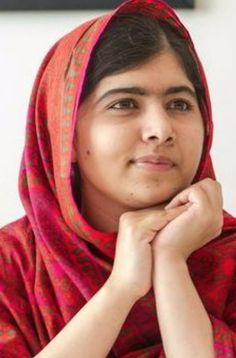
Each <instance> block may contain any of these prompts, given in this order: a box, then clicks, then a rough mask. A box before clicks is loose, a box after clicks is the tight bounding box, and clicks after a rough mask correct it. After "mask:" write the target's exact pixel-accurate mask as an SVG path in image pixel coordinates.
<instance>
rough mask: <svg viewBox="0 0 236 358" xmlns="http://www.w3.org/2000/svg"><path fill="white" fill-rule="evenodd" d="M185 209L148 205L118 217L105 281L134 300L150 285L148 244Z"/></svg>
mask: <svg viewBox="0 0 236 358" xmlns="http://www.w3.org/2000/svg"><path fill="white" fill-rule="evenodd" d="M185 210H186V207H185V206H178V207H176V208H173V209H170V210H164V209H163V210H160V209H157V208H154V207H153V208H148V209H143V210H137V211H132V212H126V213H124V214H123V215H121V217H120V222H119V230H118V237H117V244H116V253H115V259H114V265H113V269H112V272H111V275H110V277H109V279H108V284H109V285H111V287H112V288H113V289H118V290H122V292H124V294H126V293H127V294H128V295H129V296H130V295H131V297H134V300H138V299H139V298H141V297H142V296H144V295H146V293H147V292H148V291H149V290H150V288H151V286H152V277H151V275H152V247H151V245H150V243H151V242H152V240H153V239H154V238H155V236H156V235H157V233H158V232H159V231H160V230H161V229H162V228H163V227H165V225H167V224H168V223H169V222H170V221H171V220H173V219H174V218H176V217H177V216H178V215H180V214H181V213H183V212H184V211H185Z"/></svg>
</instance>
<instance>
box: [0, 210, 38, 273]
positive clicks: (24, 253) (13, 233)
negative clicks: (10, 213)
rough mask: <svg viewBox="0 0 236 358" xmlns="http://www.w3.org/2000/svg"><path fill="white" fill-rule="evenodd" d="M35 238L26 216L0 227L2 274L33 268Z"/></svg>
mask: <svg viewBox="0 0 236 358" xmlns="http://www.w3.org/2000/svg"><path fill="white" fill-rule="evenodd" d="M34 261H35V240H34V234H33V231H32V229H31V225H30V223H29V220H28V218H27V217H26V216H24V217H23V218H21V219H19V220H17V221H15V222H13V223H11V224H8V225H6V226H4V227H3V228H1V229H0V264H1V267H2V269H1V273H0V275H1V276H2V275H4V274H5V275H6V276H7V277H9V275H10V274H11V273H12V274H14V275H16V274H17V272H21V273H22V272H25V271H28V270H29V269H32V268H33V266H34Z"/></svg>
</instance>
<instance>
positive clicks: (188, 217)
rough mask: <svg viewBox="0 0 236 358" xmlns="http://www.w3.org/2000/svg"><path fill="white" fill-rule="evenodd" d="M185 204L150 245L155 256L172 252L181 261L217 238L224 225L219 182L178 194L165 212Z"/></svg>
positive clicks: (198, 185)
mask: <svg viewBox="0 0 236 358" xmlns="http://www.w3.org/2000/svg"><path fill="white" fill-rule="evenodd" d="M183 204H185V205H186V206H187V210H186V211H184V212H183V213H182V214H181V215H179V216H178V217H176V218H175V219H174V220H173V221H171V222H170V223H169V224H168V225H166V226H165V227H164V228H163V229H162V230H161V231H160V232H159V234H158V235H157V236H156V238H155V240H154V241H153V243H152V247H153V250H154V253H155V254H158V253H160V252H163V250H164V251H165V252H169V253H172V254H173V253H174V254H175V255H177V256H180V257H181V258H184V260H187V258H188V257H189V256H190V255H191V253H193V252H194V251H196V250H197V249H199V248H200V247H202V246H204V245H206V244H207V243H208V242H209V241H211V240H213V239H214V238H215V237H217V236H218V235H220V233H221V231H222V225H223V210H222V205H223V203H222V192H221V186H220V184H219V183H218V182H216V181H215V180H212V179H209V178H207V179H204V180H202V181H200V182H198V183H196V184H194V185H191V186H190V187H189V188H187V189H185V190H184V191H182V192H180V193H179V194H177V196H176V197H175V198H174V199H173V200H172V201H171V202H170V203H169V204H168V205H167V206H166V210H167V211H168V210H170V209H172V210H173V209H174V208H177V207H178V206H179V205H183Z"/></svg>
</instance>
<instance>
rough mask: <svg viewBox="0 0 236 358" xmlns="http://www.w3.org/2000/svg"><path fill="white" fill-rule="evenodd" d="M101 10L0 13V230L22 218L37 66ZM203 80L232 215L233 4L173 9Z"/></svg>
mask: <svg viewBox="0 0 236 358" xmlns="http://www.w3.org/2000/svg"><path fill="white" fill-rule="evenodd" d="M102 13H103V12H102V11H100V12H98V11H94V12H91V11H90V12H85V11H84V12H81V11H61V12H56V11H54V12H18V13H17V12H0V203H1V210H0V227H1V226H3V225H5V224H7V223H10V222H12V221H14V220H16V219H18V218H19V217H21V216H23V215H24V210H23V207H22V205H21V202H20V199H19V195H18V172H19V166H20V160H21V155H22V150H23V145H24V133H25V123H26V113H27V107H28V101H29V97H30V93H31V89H32V86H33V82H34V79H35V76H36V72H37V70H38V67H39V65H40V63H41V61H42V60H43V57H44V55H45V54H46V52H47V51H48V49H49V48H50V47H51V46H52V45H53V43H54V42H56V41H57V40H58V38H60V37H62V36H63V35H64V34H66V33H67V32H69V31H71V30H72V29H73V28H75V27H76V26H78V25H79V24H80V23H82V22H83V21H85V20H87V19H89V18H92V17H94V16H97V15H99V14H102ZM178 15H179V16H180V18H181V19H182V21H183V22H184V24H185V25H186V27H187V28H188V29H189V31H190V33H191V35H192V38H193V41H194V43H195V46H196V49H197V51H198V54H199V56H200V58H201V60H202V62H203V65H204V68H205V71H206V75H207V78H208V83H209V88H210V93H211V99H212V106H213V115H214V122H215V136H214V142H213V148H212V158H213V162H214V167H215V171H216V173H217V179H218V180H219V181H220V182H221V184H222V186H223V193H224V207H225V209H226V210H228V211H229V212H231V213H232V214H234V215H236V185H235V183H236V161H235V147H234V145H235V142H236V136H235V133H236V119H235V107H234V106H236V97H235V92H236V91H235V83H236V70H235V62H236V41H235V34H236V1H235V0H224V1H223V0H207V1H206V0H196V9H194V10H179V11H178Z"/></svg>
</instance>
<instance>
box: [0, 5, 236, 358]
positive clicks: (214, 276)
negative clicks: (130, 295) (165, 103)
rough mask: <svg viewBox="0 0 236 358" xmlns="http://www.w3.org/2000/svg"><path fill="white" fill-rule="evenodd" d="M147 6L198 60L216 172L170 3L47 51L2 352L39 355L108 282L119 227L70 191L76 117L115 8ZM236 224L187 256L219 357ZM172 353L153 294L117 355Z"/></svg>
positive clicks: (0, 237)
mask: <svg viewBox="0 0 236 358" xmlns="http://www.w3.org/2000/svg"><path fill="white" fill-rule="evenodd" d="M129 11H136V12H138V11H140V12H142V13H146V14H147V16H154V17H156V18H157V19H162V20H165V21H167V22H169V23H170V24H171V25H172V26H173V27H174V28H175V29H176V31H178V32H179V33H180V34H181V36H182V38H183V40H184V41H186V42H187V43H188V45H189V48H190V49H191V51H193V53H194V56H195V58H196V60H197V61H198V64H199V71H200V73H201V77H202V81H203V84H204V87H205V91H206V98H205V100H204V102H203V103H202V105H201V110H202V114H203V117H204V121H205V127H206V137H205V144H204V155H203V157H202V161H201V164H200V167H199V169H198V172H197V174H196V177H195V180H200V179H203V178H205V177H207V176H209V177H212V178H214V172H213V168H212V164H211V159H210V154H209V152H210V147H211V142H212V129H213V125H212V119H211V106H210V99H209V95H208V89H207V84H206V80H205V76H204V72H203V69H202V66H201V63H200V61H199V60H198V59H197V55H196V53H195V50H194V46H193V44H192V42H191V39H190V37H189V34H188V32H187V30H186V29H185V28H184V26H183V25H182V24H181V23H180V20H179V19H178V18H177V17H176V15H175V13H174V12H173V10H172V9H171V8H169V7H168V6H167V5H165V4H164V2H162V1H158V0H156V1H154V0H130V1H127V2H125V3H123V4H122V6H120V7H119V8H118V9H116V10H115V11H113V12H111V13H109V14H108V15H106V16H103V17H101V18H98V19H95V20H91V21H89V22H87V23H85V24H83V25H81V26H80V27H78V28H76V29H75V30H74V31H72V32H71V33H69V34H68V35H66V36H64V37H63V38H62V39H61V40H59V41H58V42H57V43H56V44H55V45H54V46H53V47H52V48H51V50H50V51H49V52H48V54H47V56H46V57H45V59H44V61H43V63H42V65H41V67H40V69H39V72H38V75H37V78H36V80H35V83H34V87H33V92H32V96H31V100H30V104H29V111H28V120H27V133H26V142H25V148H24V153H23V158H22V164H21V170H20V177H19V179H20V180H19V190H20V195H21V200H22V203H23V205H24V208H25V211H26V216H25V217H23V218H22V219H20V220H18V221H16V222H14V223H11V224H10V225H7V226H6V227H4V228H2V229H1V230H0V260H1V262H0V264H1V272H0V355H1V356H2V357H5V358H7V357H11V358H12V357H32V356H33V355H35V354H36V353H37V352H39V351H41V350H42V349H43V347H45V346H46V345H47V344H48V342H49V341H50V340H51V339H52V338H53V337H54V336H55V335H56V334H57V333H58V332H59V331H60V330H61V329H62V328H63V327H64V326H65V325H66V324H67V322H68V321H69V320H70V319H71V318H72V317H73V316H74V315H75V314H76V313H77V312H78V311H79V310H80V309H81V307H83V305H85V304H86V302H87V301H88V300H89V299H90V298H91V297H92V296H93V295H94V294H95V293H96V292H97V291H98V290H99V289H100V288H101V286H102V285H103V284H104V283H105V281H106V280H107V278H108V277H109V274H110V272H111V269H112V265H113V260H114V252H115V245H116V233H103V232H99V231H96V230H94V229H93V228H92V227H91V226H90V225H89V224H88V223H87V222H86V221H85V219H84V218H83V217H82V215H81V214H80V212H79V209H78V207H77V205H76V203H75V200H74V198H73V195H72V189H71V149H72V138H73V132H74V126H75V115H76V112H77V108H78V106H79V96H80V93H81V89H82V86H83V81H84V77H85V72H86V68H87V66H88V62H89V59H90V56H91V53H92V51H93V48H94V46H95V44H96V42H97V41H98V39H99V37H100V35H101V33H102V32H103V30H104V29H105V28H106V26H107V24H108V23H109V21H110V20H111V19H112V17H113V16H114V14H116V13H119V12H129ZM235 256H236V220H235V219H234V218H232V217H231V216H230V215H229V214H227V213H224V228H223V232H222V234H221V236H220V237H218V238H216V239H215V240H213V241H211V242H210V243H209V244H208V245H206V246H204V247H202V248H201V249H199V250H197V251H195V252H194V253H193V254H192V255H191V256H190V258H189V260H188V266H189V270H190V274H191V277H192V280H193V282H194V284H195V286H196V288H197V290H198V292H199V295H200V297H201V299H202V302H203V304H204V306H205V307H206V309H207V312H208V313H209V317H210V318H211V322H212V325H213V329H214V338H215V352H216V357H218V358H221V357H235V356H236V280H235V272H236V257H235ZM158 356H159V357H164V352H163V347H162V341H161V335H160V331H159V326H158V319H157V315H156V309H155V299H154V294H153V291H152V290H150V292H149V293H148V294H147V295H146V296H145V297H143V298H142V299H140V300H139V301H138V302H137V303H136V304H135V305H134V306H133V308H132V310H131V312H130V314H129V315H128V317H127V320H126V322H125V324H124V325H123V327H122V330H121V332H120V334H119V336H118V339H117V341H116V342H115V344H114V346H113V348H112V351H111V352H110V354H109V357H110V358H111V357H123V358H134V357H139V358H140V357H143V358H146V357H147V358H152V357H158Z"/></svg>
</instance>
